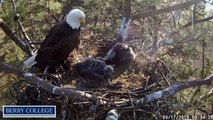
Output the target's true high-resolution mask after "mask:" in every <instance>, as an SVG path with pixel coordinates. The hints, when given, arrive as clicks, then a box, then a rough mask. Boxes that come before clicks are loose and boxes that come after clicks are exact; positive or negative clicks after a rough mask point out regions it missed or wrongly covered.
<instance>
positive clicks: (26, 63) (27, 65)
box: [24, 53, 37, 68]
mask: <svg viewBox="0 0 213 120" xmlns="http://www.w3.org/2000/svg"><path fill="white" fill-rule="evenodd" d="M36 56H37V54H36V53H35V54H34V55H33V56H31V57H30V58H28V59H27V60H25V61H24V67H25V68H32V67H33V65H35V64H36V63H37V62H36V61H35V58H36Z"/></svg>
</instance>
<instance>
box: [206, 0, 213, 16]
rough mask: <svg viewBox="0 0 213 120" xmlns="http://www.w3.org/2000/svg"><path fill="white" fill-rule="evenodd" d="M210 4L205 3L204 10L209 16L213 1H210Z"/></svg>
mask: <svg viewBox="0 0 213 120" xmlns="http://www.w3.org/2000/svg"><path fill="white" fill-rule="evenodd" d="M207 1H208V0H207ZM210 3H212V4H210ZM210 3H207V4H206V8H205V10H206V12H208V13H209V14H211V15H213V0H211V2H210Z"/></svg>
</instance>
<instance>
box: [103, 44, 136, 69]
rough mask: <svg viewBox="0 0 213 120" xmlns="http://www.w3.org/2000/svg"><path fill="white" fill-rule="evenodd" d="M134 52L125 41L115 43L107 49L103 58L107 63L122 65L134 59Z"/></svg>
mask: <svg viewBox="0 0 213 120" xmlns="http://www.w3.org/2000/svg"><path fill="white" fill-rule="evenodd" d="M135 57H136V54H135V53H134V51H133V50H132V48H131V47H129V46H128V45H127V44H125V43H116V44H115V45H114V46H113V47H112V49H110V50H109V52H108V53H107V56H106V57H105V58H104V60H105V62H106V63H107V64H115V65H118V66H119V65H123V64H127V63H128V62H130V61H132V60H134V59H135Z"/></svg>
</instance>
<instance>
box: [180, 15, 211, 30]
mask: <svg viewBox="0 0 213 120" xmlns="http://www.w3.org/2000/svg"><path fill="white" fill-rule="evenodd" d="M212 19H213V16H210V17H207V18H204V19H200V20H195V21H194V23H193V24H198V23H202V22H206V21H209V20H212ZM191 25H192V21H191V22H189V23H187V24H185V25H183V26H182V27H181V28H180V29H183V28H187V27H190V26H191Z"/></svg>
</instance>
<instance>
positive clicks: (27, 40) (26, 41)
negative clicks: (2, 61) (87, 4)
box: [11, 0, 32, 54]
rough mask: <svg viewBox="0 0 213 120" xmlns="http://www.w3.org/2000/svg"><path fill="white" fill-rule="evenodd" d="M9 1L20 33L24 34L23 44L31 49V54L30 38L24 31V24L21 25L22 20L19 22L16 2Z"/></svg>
mask: <svg viewBox="0 0 213 120" xmlns="http://www.w3.org/2000/svg"><path fill="white" fill-rule="evenodd" d="M11 3H12V5H13V11H14V15H15V17H17V20H16V21H17V23H18V25H19V27H20V29H21V33H22V34H23V36H24V38H25V39H24V41H25V44H26V45H27V47H28V49H29V50H30V51H31V54H32V50H31V48H30V44H29V43H30V38H29V36H28V35H27V33H26V31H25V29H24V26H23V24H22V22H21V20H20V19H19V16H17V15H19V13H18V11H17V9H16V4H15V1H14V0H11Z"/></svg>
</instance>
